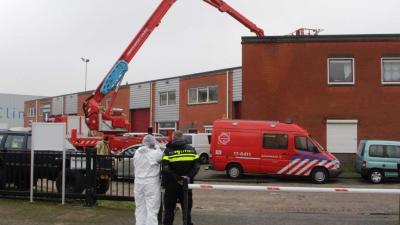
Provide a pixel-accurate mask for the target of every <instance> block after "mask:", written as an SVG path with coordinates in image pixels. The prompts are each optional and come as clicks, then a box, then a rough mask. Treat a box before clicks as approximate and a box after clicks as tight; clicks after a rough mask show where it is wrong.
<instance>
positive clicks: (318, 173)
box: [311, 168, 328, 184]
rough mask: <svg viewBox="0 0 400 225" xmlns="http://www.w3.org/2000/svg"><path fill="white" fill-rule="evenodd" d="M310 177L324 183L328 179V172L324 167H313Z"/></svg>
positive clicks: (315, 181) (318, 182)
mask: <svg viewBox="0 0 400 225" xmlns="http://www.w3.org/2000/svg"><path fill="white" fill-rule="evenodd" d="M311 179H312V180H313V181H314V183H317V184H323V183H326V181H328V172H327V171H326V169H324V168H315V169H314V170H313V171H312V173H311Z"/></svg>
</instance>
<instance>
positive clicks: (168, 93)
mask: <svg viewBox="0 0 400 225" xmlns="http://www.w3.org/2000/svg"><path fill="white" fill-rule="evenodd" d="M172 93H173V94H174V95H175V103H174V104H171V103H170V96H172ZM161 95H167V100H166V103H165V104H161ZM158 97H159V105H160V106H170V105H176V90H173V91H162V92H159V95H158Z"/></svg>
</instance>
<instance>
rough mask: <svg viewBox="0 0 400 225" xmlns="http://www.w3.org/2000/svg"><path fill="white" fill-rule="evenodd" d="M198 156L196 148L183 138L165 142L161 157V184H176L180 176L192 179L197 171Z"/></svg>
mask: <svg viewBox="0 0 400 225" xmlns="http://www.w3.org/2000/svg"><path fill="white" fill-rule="evenodd" d="M198 158H199V156H198V155H197V152H196V150H195V149H194V148H193V147H192V146H190V145H188V144H186V142H185V141H184V140H175V141H172V142H170V143H168V144H167V148H166V149H165V151H164V156H163V158H162V163H161V165H162V184H163V186H164V187H165V186H166V185H170V184H177V181H179V180H181V179H182V178H181V177H182V176H187V177H189V178H190V182H191V183H193V179H194V177H195V176H196V174H197V172H198V171H199V162H198Z"/></svg>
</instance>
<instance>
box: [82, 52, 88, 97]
mask: <svg viewBox="0 0 400 225" xmlns="http://www.w3.org/2000/svg"><path fill="white" fill-rule="evenodd" d="M81 60H82V62H84V63H85V91H86V87H87V64H88V62H89V61H90V60H89V59H86V58H81Z"/></svg>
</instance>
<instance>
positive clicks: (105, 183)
mask: <svg viewBox="0 0 400 225" xmlns="http://www.w3.org/2000/svg"><path fill="white" fill-rule="evenodd" d="M97 182H98V183H97V187H96V193H97V194H105V193H107V191H108V189H109V188H110V181H109V180H108V179H107V180H103V179H101V180H99V181H97Z"/></svg>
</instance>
